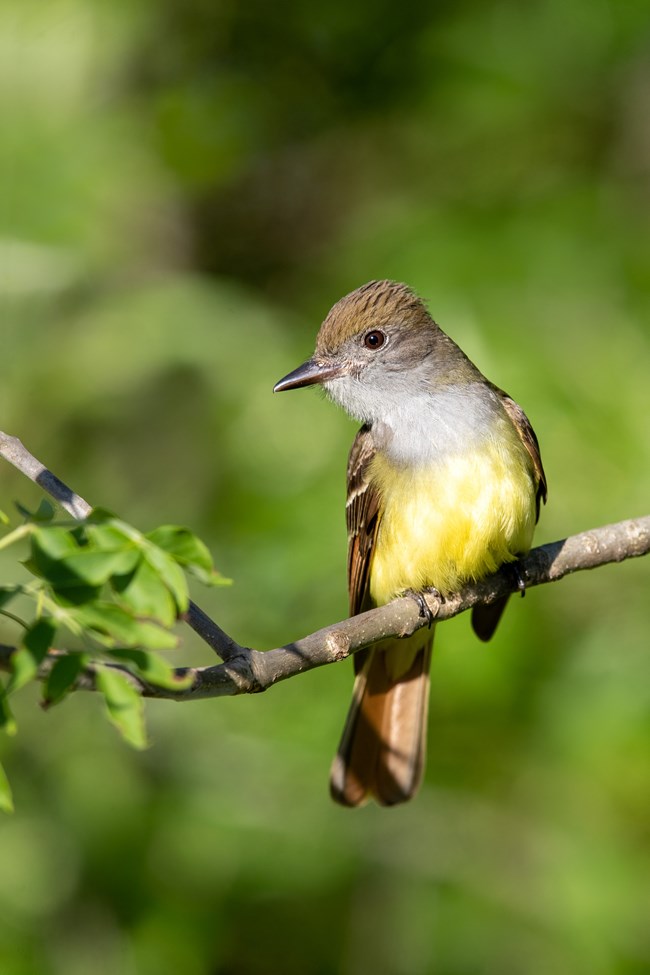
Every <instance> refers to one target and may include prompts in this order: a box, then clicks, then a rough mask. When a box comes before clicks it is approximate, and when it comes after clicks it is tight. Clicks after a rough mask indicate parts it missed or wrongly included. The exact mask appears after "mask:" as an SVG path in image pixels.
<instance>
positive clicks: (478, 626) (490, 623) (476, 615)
mask: <svg viewBox="0 0 650 975" xmlns="http://www.w3.org/2000/svg"><path fill="white" fill-rule="evenodd" d="M490 385H491V386H492V389H493V390H494V392H495V393H496V394H497V396H499V398H500V400H501V402H502V403H503V406H504V409H505V411H506V413H507V414H508V416H509V417H510V419H511V420H512V422H513V423H514V425H515V429H516V431H517V433H518V434H519V436H520V437H521V442H522V443H523V445H524V447H525V448H526V450H527V451H528V453H529V454H530V459H531V460H532V462H533V470H534V472H535V480H536V481H537V495H536V503H537V518H539V506H540V504H541V502H542V501H543V502H544V503H545V504H546V494H547V489H546V475H545V474H544V467H543V465H542V457H541V454H540V452H539V443H538V442H537V437H536V436H535V431H534V430H533V428H532V426H531V423H530V420H529V419H528V417H527V416H526V414H525V413H524V411H523V410H522V408H521V406H520V405H519V403H515V401H514V400H513V399H512V398H511V397H510V396H508V394H507V393H504V391H503V390H502V389H499V388H498V386H494V385H492V383H490ZM508 599H509V596H504V598H503V599H499V600H497V601H496V602H495V603H491V604H490V605H489V606H475V607H474V609H473V610H472V626H473V628H474V632H475V633H476V635H477V636H478V637H479V639H481V640H489V639H490V638H491V636H492V634H493V633H494V631H495V630H496V628H497V625H498V623H499V620H500V619H501V615H502V613H503V611H504V609H505V607H506V603H507V602H508Z"/></svg>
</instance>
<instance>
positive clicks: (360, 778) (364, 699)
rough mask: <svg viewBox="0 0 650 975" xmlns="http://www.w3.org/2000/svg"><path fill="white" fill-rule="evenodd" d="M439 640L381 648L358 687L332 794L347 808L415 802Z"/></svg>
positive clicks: (423, 637)
mask: <svg viewBox="0 0 650 975" xmlns="http://www.w3.org/2000/svg"><path fill="white" fill-rule="evenodd" d="M432 643H433V635H432V633H430V632H426V633H424V634H423V633H422V632H421V631H420V632H418V633H416V634H414V635H413V636H412V637H410V638H409V639H407V640H391V641H390V642H388V641H387V643H386V644H379V645H378V646H377V647H375V648H374V649H373V650H372V651H370V652H369V653H368V656H367V658H366V659H365V661H364V663H363V666H362V668H361V670H360V671H359V673H358V674H357V677H356V680H355V683H354V693H353V698H352V704H351V706H350V710H349V712H348V717H347V721H346V724H345V728H344V729H343V735H342V737H341V743H340V745H339V748H338V751H337V753H336V756H335V758H334V762H333V764H332V771H331V775H330V792H331V795H332V798H333V799H334V800H335V801H336V802H339V803H341V804H342V805H344V806H359V805H361V804H362V803H363V802H365V801H366V800H367V799H369V798H371V797H372V798H374V799H375V800H376V801H377V802H378V803H379V804H380V805H382V806H394V805H396V804H397V803H400V802H406V801H407V800H408V799H411V798H412V797H413V796H414V795H415V793H416V792H417V790H418V787H419V785H420V781H421V779H422V772H423V770H424V761H425V755H426V736H427V715H428V710H429V668H430V665H431V646H432Z"/></svg>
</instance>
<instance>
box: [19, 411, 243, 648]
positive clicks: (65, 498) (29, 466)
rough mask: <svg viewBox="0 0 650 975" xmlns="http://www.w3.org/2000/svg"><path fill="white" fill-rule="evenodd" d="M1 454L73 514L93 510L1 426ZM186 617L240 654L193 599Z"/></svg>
mask: <svg viewBox="0 0 650 975" xmlns="http://www.w3.org/2000/svg"><path fill="white" fill-rule="evenodd" d="M0 457H4V458H5V460H8V461H9V463H10V464H13V466H14V467H15V468H17V469H18V470H19V471H20V472H21V474H24V475H25V476H26V477H28V478H29V480H30V481H34V483H35V484H38V485H39V487H41V488H43V490H44V491H45V493H46V494H49V496H50V497H51V498H52V499H53V500H54V501H56V502H57V503H58V504H59V505H60V506H61V507H62V508H63V510H64V511H67V512H68V514H69V515H72V517H73V518H77V519H78V520H79V521H83V519H84V518H87V517H88V515H89V514H90V512H91V511H92V507H91V505H89V504H88V502H87V501H85V500H84V499H83V498H82V497H81V496H80V495H79V494H76V493H75V492H74V491H73V490H72V488H69V487H68V485H67V484H64V483H63V481H61V480H59V478H58V477H57V476H56V474H53V473H52V471H50V470H48V468H47V467H45V465H44V464H41V462H40V461H39V460H37V459H36V457H34V455H33V454H30V452H29V450H27V447H25V445H24V444H23V442H22V441H21V440H19V439H18V437H11V436H9V434H7V433H3V432H2V431H1V430H0ZM185 621H186V623H187V624H188V625H189V626H191V627H192V629H193V630H194V632H195V633H197V634H198V635H199V636H200V637H201V639H202V640H203V641H204V642H205V643H207V644H208V646H209V647H211V648H212V650H214V652H215V653H216V654H217V656H219V657H221V659H222V660H224V661H226V660H230V658H231V657H232V656H236V655H237V654H238V653H239V651H240V650H241V647H240V646H239V644H238V643H236V642H235V641H234V640H233V639H232V637H230V636H228V634H227V633H225V632H224V631H223V630H222V629H221V627H219V626H218V625H217V624H216V623H215V622H214V620H212V619H210V617H209V616H208V615H207V614H206V613H204V612H203V610H202V609H201V608H200V607H199V606H197V605H196V603H193V602H192V601H191V600H190V605H189V608H188V610H187V613H186V614H185Z"/></svg>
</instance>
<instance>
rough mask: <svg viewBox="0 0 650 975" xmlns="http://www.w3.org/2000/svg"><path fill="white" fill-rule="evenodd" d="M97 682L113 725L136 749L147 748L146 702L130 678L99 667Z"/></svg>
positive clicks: (107, 668) (108, 668)
mask: <svg viewBox="0 0 650 975" xmlns="http://www.w3.org/2000/svg"><path fill="white" fill-rule="evenodd" d="M96 681H97V690H98V691H100V693H101V694H103V696H104V701H105V702H106V710H107V711H108V717H109V719H110V721H111V722H112V724H114V725H115V727H116V728H117V730H118V731H119V732H120V734H121V735H122V737H123V738H124V740H125V741H127V742H128V743H129V744H130V745H132V746H133V747H134V748H146V747H147V736H146V730H145V725H144V701H143V700H142V698H141V696H140V695H139V694H138V692H137V690H136V689H135V687H134V686H133V685H132V684H131V682H130V681H129V679H128V677H125V676H124V674H121V673H120V672H119V671H118V670H115V669H114V668H111V667H99V668H98V669H97V677H96Z"/></svg>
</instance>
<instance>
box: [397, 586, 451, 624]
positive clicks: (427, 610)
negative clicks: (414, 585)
mask: <svg viewBox="0 0 650 975" xmlns="http://www.w3.org/2000/svg"><path fill="white" fill-rule="evenodd" d="M425 592H426V593H429V594H430V595H431V596H436V597H437V598H438V599H442V596H441V595H440V593H439V592H438V590H437V589H435V588H434V587H433V586H430V587H428V588H427V589H425V590H423V591H422V592H420V591H419V590H417V589H406V590H405V591H404V595H405V596H410V597H411V599H414V600H415V602H416V603H417V607H418V616H419V617H420V619H422V620H426V621H427V627H428V628H429V629H431V627H432V626H433V624H434V621H435V618H436V614H435V613H434V612H433V610H432V609H431V607H430V606H429V604H428V602H427V601H426V599H425V598H424V593H425Z"/></svg>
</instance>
